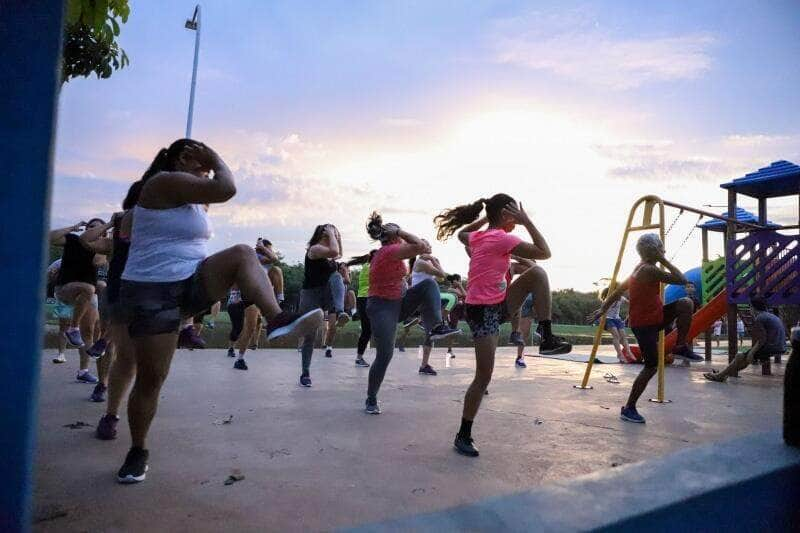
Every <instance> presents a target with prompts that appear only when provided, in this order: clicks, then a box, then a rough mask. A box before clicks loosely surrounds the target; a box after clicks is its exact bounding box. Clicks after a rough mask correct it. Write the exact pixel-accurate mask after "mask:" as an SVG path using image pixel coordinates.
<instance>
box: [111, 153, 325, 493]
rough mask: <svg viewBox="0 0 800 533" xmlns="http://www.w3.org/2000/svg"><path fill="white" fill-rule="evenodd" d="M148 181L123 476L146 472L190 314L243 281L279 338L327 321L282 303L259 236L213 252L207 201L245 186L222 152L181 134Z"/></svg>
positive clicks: (138, 249)
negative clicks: (148, 443)
mask: <svg viewBox="0 0 800 533" xmlns="http://www.w3.org/2000/svg"><path fill="white" fill-rule="evenodd" d="M141 183H142V185H141V194H140V196H139V199H138V202H137V204H136V206H135V207H134V211H133V228H132V231H131V244H130V251H129V253H128V261H127V263H126V265H125V270H124V272H123V273H122V284H121V287H120V305H121V307H122V308H123V309H124V310H125V314H126V320H127V323H128V333H129V335H130V338H131V343H132V345H133V348H134V353H135V358H136V365H137V375H136V382H135V383H134V385H133V389H132V391H131V394H130V398H129V400H128V419H129V421H130V430H131V439H132V441H133V442H132V447H131V449H130V451H129V452H128V455H127V457H126V458H125V463H124V464H123V465H122V468H120V470H119V473H118V474H117V479H118V480H119V481H120V482H121V483H136V482H138V481H142V480H144V478H145V471H146V470H147V459H148V452H147V450H146V449H145V439H146V437H147V432H148V429H149V427H150V423H151V422H152V420H153V416H154V415H155V412H156V408H157V406H158V396H159V393H160V391H161V386H162V384H163V383H164V380H165V379H166V377H167V373H168V372H169V367H170V362H171V361H172V356H173V354H174V353H175V347H176V344H177V340H178V328H179V326H180V323H181V320H182V319H183V318H187V317H190V316H193V315H196V314H198V313H201V312H203V311H206V310H208V309H209V308H210V307H211V305H213V304H214V303H215V302H217V301H219V300H221V299H222V298H224V297H226V296H227V293H228V290H229V289H230V288H231V287H232V286H233V285H234V284H235V285H238V287H239V289H240V290H241V293H242V299H243V300H245V301H248V302H251V303H253V304H255V305H256V306H257V307H258V308H259V309H260V310H261V312H262V313H263V314H264V315H265V316H266V317H267V319H268V321H269V328H268V330H267V338H269V339H274V338H277V337H281V336H293V337H296V336H298V335H303V334H305V333H306V332H308V331H316V328H317V327H318V326H319V325H320V324H321V323H322V311H321V310H319V309H316V310H312V311H309V312H308V313H306V314H305V315H303V316H299V315H296V314H292V313H286V312H283V311H281V308H280V307H279V306H278V302H277V301H276V300H275V294H274V292H273V290H272V286H271V285H270V282H269V279H268V278H267V276H265V275H264V271H263V270H262V268H261V265H260V264H259V262H258V259H257V258H256V253H255V250H253V248H251V247H250V246H246V245H244V244H241V245H236V246H233V247H231V248H228V249H226V250H223V251H221V252H218V253H216V254H213V255H210V256H208V251H207V248H206V243H207V242H208V239H209V238H210V237H211V224H210V222H209V220H208V216H207V214H206V212H205V208H204V207H205V206H206V205H208V204H214V203H223V202H227V201H228V200H230V199H231V198H232V197H233V196H234V194H236V186H235V185H234V182H233V174H232V173H231V171H230V169H228V166H227V165H226V164H225V162H224V161H222V158H220V157H219V155H217V153H216V152H214V151H213V150H211V149H210V148H209V147H207V146H206V145H204V144H202V143H200V142H197V141H193V140H190V139H180V140H178V141H175V142H174V143H172V145H171V146H170V147H169V148H163V149H161V150H160V151H159V153H158V155H157V156H156V158H155V160H154V161H153V163H152V164H151V165H150V168H149V169H148V170H147V172H145V174H144V176H142V179H141Z"/></svg>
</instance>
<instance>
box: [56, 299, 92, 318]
mask: <svg viewBox="0 0 800 533" xmlns="http://www.w3.org/2000/svg"><path fill="white" fill-rule="evenodd" d="M55 300H56V304H55V306H53V316H55V317H56V318H57V319H59V320H72V313H73V312H74V311H75V308H74V307H73V306H71V305H69V304H65V303H64V302H62V301H61V300H59V299H58V298H56V299H55ZM92 307H94V308H95V309H97V308H98V302H97V294H94V295H93V296H92Z"/></svg>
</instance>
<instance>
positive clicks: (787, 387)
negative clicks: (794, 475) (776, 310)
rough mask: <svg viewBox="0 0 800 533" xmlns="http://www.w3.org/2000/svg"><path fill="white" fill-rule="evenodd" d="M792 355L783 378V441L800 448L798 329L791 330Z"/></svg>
mask: <svg viewBox="0 0 800 533" xmlns="http://www.w3.org/2000/svg"><path fill="white" fill-rule="evenodd" d="M790 339H791V342H792V353H791V355H790V356H789V361H788V362H787V363H786V368H785V370H784V376H783V440H784V442H786V444H788V445H789V446H798V447H800V327H798V326H795V327H793V328H792V332H791V336H790Z"/></svg>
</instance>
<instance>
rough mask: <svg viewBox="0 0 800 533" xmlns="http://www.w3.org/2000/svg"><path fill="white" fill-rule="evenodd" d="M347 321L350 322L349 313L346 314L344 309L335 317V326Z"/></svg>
mask: <svg viewBox="0 0 800 533" xmlns="http://www.w3.org/2000/svg"><path fill="white" fill-rule="evenodd" d="M348 322H350V315H348V314H347V313H345V312H344V311H342V312H341V313H339V314H338V316H337V317H336V327H337V328H341V327H342V326H344V325H345V324H347V323H348Z"/></svg>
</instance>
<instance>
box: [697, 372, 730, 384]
mask: <svg viewBox="0 0 800 533" xmlns="http://www.w3.org/2000/svg"><path fill="white" fill-rule="evenodd" d="M703 377H704V378H706V379H707V380H708V381H716V382H717V383H725V382H726V381H727V379H726V378H725V377H724V376H721V375H719V374H717V373H716V372H706V373H705V374H703Z"/></svg>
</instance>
